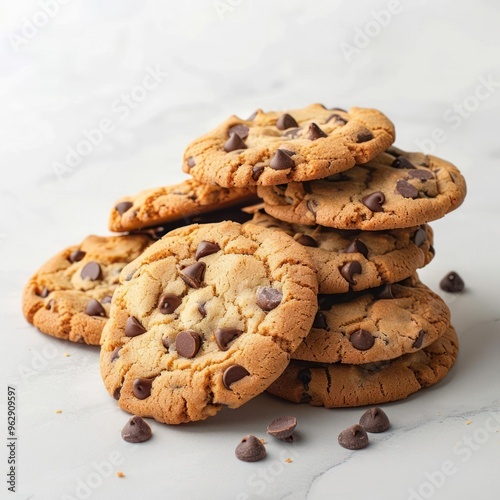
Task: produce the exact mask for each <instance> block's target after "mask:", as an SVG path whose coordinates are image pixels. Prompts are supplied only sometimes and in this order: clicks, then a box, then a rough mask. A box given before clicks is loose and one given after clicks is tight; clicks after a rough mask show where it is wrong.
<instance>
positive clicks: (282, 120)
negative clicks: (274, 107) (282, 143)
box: [276, 113, 299, 130]
mask: <svg viewBox="0 0 500 500" xmlns="http://www.w3.org/2000/svg"><path fill="white" fill-rule="evenodd" d="M298 126H299V124H298V123H297V122H296V121H295V118H294V117H293V116H291V115H289V114H288V113H285V114H283V115H281V116H280V117H279V118H278V121H277V122H276V127H277V128H278V129H279V130H286V129H287V128H293V127H298Z"/></svg>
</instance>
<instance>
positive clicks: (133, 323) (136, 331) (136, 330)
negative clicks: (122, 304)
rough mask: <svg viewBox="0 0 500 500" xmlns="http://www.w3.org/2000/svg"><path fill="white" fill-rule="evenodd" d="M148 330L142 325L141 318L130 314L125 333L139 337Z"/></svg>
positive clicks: (128, 335)
mask: <svg viewBox="0 0 500 500" xmlns="http://www.w3.org/2000/svg"><path fill="white" fill-rule="evenodd" d="M146 331H147V330H146V329H145V328H144V327H143V326H142V325H141V323H140V322H139V320H138V319H137V318H136V317H134V316H129V318H128V319H127V323H126V324H125V335H126V336H127V337H137V336H138V335H142V334H143V333H145V332H146Z"/></svg>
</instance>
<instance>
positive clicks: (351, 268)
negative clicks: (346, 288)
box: [340, 260, 362, 285]
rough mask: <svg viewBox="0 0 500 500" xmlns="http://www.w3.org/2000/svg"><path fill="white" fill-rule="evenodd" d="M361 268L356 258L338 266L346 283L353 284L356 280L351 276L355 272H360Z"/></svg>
mask: <svg viewBox="0 0 500 500" xmlns="http://www.w3.org/2000/svg"><path fill="white" fill-rule="evenodd" d="M361 270H362V268H361V264H360V263H359V262H358V261H357V260H352V261H351V262H348V263H347V264H344V265H343V266H342V267H341V268H340V274H341V275H342V277H343V278H344V279H345V280H346V281H347V282H348V283H350V284H351V285H355V284H356V281H355V280H354V279H353V277H354V275H355V274H360V273H361Z"/></svg>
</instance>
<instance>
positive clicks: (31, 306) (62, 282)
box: [23, 235, 153, 345]
mask: <svg viewBox="0 0 500 500" xmlns="http://www.w3.org/2000/svg"><path fill="white" fill-rule="evenodd" d="M152 242H153V241H152V239H151V238H149V237H147V236H145V235H133V236H132V235H131V236H110V237H101V236H87V237H86V238H85V239H84V240H83V241H82V243H80V245H76V246H72V247H69V248H66V249H65V250H63V251H62V252H59V253H58V254H57V255H55V256H54V257H52V258H51V259H50V260H49V261H48V262H46V263H45V264H44V265H43V266H42V267H41V268H40V269H39V270H38V271H37V272H36V273H35V275H34V276H33V277H32V278H31V279H30V280H29V282H28V284H27V285H26V287H25V289H24V293H23V312H24V316H25V317H26V319H27V320H28V321H29V322H30V323H32V324H33V325H34V326H36V327H37V328H38V329H39V330H40V331H41V332H43V333H46V334H48V335H52V336H53V337H58V338H62V339H68V340H71V341H72V342H81V343H86V344H90V345H99V341H100V338H101V332H102V329H103V328H104V325H105V323H106V321H107V318H108V317H109V309H110V302H111V298H112V296H113V292H114V291H115V288H116V286H117V284H118V276H119V273H120V271H121V270H122V269H123V268H124V267H125V266H126V265H127V264H128V263H129V262H131V261H132V260H134V259H135V258H137V257H138V256H139V255H140V254H141V252H142V251H143V250H144V249H145V248H146V247H148V246H149V245H150V244H151V243H152Z"/></svg>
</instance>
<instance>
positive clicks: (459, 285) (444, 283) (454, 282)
mask: <svg viewBox="0 0 500 500" xmlns="http://www.w3.org/2000/svg"><path fill="white" fill-rule="evenodd" d="M439 286H440V287H441V289H442V290H444V291H445V292H450V293H459V292H461V291H462V290H463V289H464V288H465V283H464V281H463V279H462V278H461V277H460V276H459V275H458V274H457V273H456V272H455V271H451V272H449V273H448V274H447V275H446V276H445V277H444V278H443V279H442V280H441V281H440V282H439Z"/></svg>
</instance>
